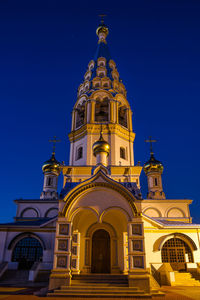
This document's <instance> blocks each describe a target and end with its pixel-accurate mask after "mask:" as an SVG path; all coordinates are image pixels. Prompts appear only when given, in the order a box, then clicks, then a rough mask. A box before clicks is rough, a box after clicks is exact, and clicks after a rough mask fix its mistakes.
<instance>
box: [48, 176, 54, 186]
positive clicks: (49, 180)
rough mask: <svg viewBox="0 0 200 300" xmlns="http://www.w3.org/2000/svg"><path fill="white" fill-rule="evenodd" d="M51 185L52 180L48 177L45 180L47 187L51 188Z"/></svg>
mask: <svg viewBox="0 0 200 300" xmlns="http://www.w3.org/2000/svg"><path fill="white" fill-rule="evenodd" d="M52 183H53V178H52V177H48V178H47V186H51V185H52Z"/></svg>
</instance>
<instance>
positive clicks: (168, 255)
mask: <svg viewBox="0 0 200 300" xmlns="http://www.w3.org/2000/svg"><path fill="white" fill-rule="evenodd" d="M161 256H162V262H164V263H165V262H169V263H170V264H171V266H172V268H173V270H177V271H181V270H185V269H186V262H193V255H192V251H191V249H190V247H189V246H188V244H186V242H185V241H183V240H182V239H180V238H171V239H169V240H167V241H166V242H165V243H164V245H163V247H162V250H161ZM186 257H187V258H186Z"/></svg>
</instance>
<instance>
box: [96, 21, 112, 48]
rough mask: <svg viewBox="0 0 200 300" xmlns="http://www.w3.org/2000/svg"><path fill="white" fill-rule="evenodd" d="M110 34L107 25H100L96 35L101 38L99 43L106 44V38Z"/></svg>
mask: <svg viewBox="0 0 200 300" xmlns="http://www.w3.org/2000/svg"><path fill="white" fill-rule="evenodd" d="M108 33H109V30H108V27H107V26H106V25H105V24H101V25H99V27H98V28H97V30H96V34H97V36H98V37H99V42H104V43H105V44H106V37H107V35H108Z"/></svg>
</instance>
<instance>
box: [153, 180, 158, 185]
mask: <svg viewBox="0 0 200 300" xmlns="http://www.w3.org/2000/svg"><path fill="white" fill-rule="evenodd" d="M154 183H155V186H157V185H158V178H155V180H154Z"/></svg>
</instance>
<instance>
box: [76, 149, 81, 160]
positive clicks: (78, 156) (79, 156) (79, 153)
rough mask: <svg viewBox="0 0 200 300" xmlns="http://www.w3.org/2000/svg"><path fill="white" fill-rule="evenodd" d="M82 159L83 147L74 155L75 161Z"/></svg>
mask: <svg viewBox="0 0 200 300" xmlns="http://www.w3.org/2000/svg"><path fill="white" fill-rule="evenodd" d="M82 157H83V147H79V148H78V149H77V155H76V160H78V159H80V158H82Z"/></svg>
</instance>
